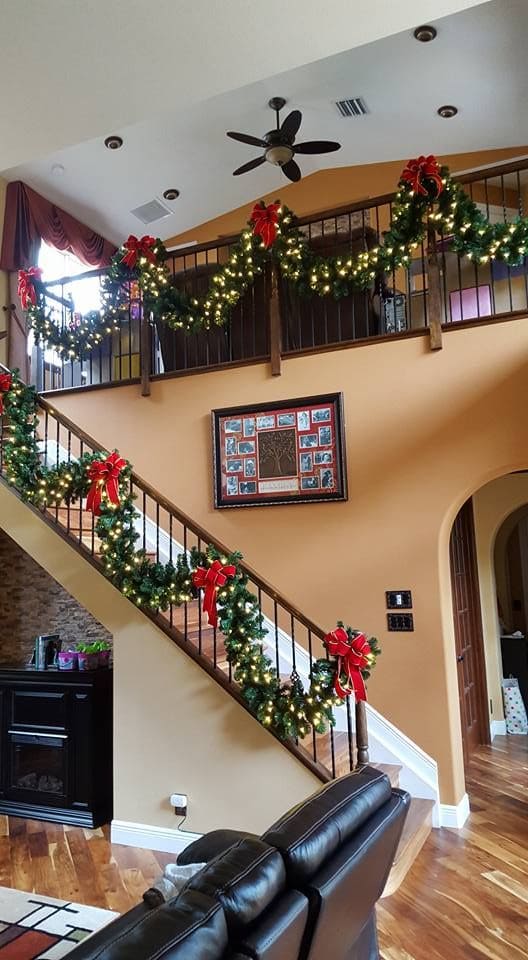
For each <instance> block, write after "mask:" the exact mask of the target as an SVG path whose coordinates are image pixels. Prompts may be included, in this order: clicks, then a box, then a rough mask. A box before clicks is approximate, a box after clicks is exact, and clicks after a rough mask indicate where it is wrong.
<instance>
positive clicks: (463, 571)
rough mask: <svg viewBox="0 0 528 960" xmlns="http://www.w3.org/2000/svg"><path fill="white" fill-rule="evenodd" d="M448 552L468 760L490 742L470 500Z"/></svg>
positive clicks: (461, 513) (455, 523)
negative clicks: (481, 744) (478, 746)
mask: <svg viewBox="0 0 528 960" xmlns="http://www.w3.org/2000/svg"><path fill="white" fill-rule="evenodd" d="M449 554H450V562H451V587H452V595H453V616H454V623H455V643H456V658H457V667H458V694H459V700H460V718H461V723H462V741H463V745H464V761H465V763H466V764H467V762H468V760H469V759H470V757H471V754H472V752H473V750H474V749H475V747H476V746H477V744H479V743H489V725H488V709H487V697H488V695H487V687H486V671H485V665H484V645H483V641H482V620H481V615H480V594H479V584H478V568H477V558H476V547H475V525H474V520H473V503H472V501H471V500H468V501H467V502H466V503H465V504H464V506H463V507H462V509H461V510H460V512H459V514H458V515H457V517H456V520H455V522H454V524H453V529H452V531H451V540H450V544H449Z"/></svg>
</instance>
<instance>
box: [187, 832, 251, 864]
mask: <svg viewBox="0 0 528 960" xmlns="http://www.w3.org/2000/svg"><path fill="white" fill-rule="evenodd" d="M246 839H251V840H259V839H260V838H259V837H258V836H257V834H256V833H245V832H244V831H243V830H211V831H210V833H206V834H204V836H203V837H200V838H199V840H193V842H192V843H190V844H189V846H188V847H185V850H182V852H181V853H179V854H178V858H177V860H176V863H177V864H178V866H186V865H187V864H189V863H209V861H210V860H213V859H214V858H215V857H217V856H218V855H219V854H220V853H225V851H226V850H229V847H232V846H233V844H234V843H237V842H238V841H239V840H246Z"/></svg>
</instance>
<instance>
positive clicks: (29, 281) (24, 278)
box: [17, 267, 42, 310]
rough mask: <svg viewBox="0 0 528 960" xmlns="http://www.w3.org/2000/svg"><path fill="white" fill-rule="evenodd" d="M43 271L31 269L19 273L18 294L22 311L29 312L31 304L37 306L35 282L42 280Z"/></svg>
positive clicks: (38, 268)
mask: <svg viewBox="0 0 528 960" xmlns="http://www.w3.org/2000/svg"><path fill="white" fill-rule="evenodd" d="M41 277H42V270H41V269H40V267H30V268H29V270H19V271H18V286H17V293H18V296H19V297H20V302H21V304H22V310H27V308H28V306H29V304H31V305H32V306H34V307H35V306H36V305H37V291H36V290H35V283H34V280H40V279H41Z"/></svg>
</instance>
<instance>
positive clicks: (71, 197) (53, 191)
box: [0, 0, 528, 242]
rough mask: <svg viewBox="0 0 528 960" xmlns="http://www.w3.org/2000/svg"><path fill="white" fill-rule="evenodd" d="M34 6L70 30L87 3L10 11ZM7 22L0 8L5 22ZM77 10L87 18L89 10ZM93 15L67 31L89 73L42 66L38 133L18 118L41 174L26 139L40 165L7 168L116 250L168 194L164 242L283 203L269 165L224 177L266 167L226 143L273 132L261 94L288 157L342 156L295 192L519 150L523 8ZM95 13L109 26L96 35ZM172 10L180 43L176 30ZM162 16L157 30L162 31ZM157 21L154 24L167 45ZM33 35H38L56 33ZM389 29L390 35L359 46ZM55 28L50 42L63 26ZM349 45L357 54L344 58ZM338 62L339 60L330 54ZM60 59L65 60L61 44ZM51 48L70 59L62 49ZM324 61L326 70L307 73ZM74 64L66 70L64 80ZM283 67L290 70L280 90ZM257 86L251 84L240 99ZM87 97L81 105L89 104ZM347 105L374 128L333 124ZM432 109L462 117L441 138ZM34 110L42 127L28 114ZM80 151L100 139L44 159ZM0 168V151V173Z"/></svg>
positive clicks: (185, 8)
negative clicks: (416, 163) (321, 182)
mask: <svg viewBox="0 0 528 960" xmlns="http://www.w3.org/2000/svg"><path fill="white" fill-rule="evenodd" d="M5 5H6V3H5V0H4V6H5ZM29 5H31V9H32V11H35V10H39V9H42V8H44V7H46V9H49V8H55V9H58V10H61V11H62V12H63V13H67V12H68V11H70V12H71V11H72V10H75V11H76V12H77V15H79V16H80V14H81V13H82V11H83V9H84V5H83V4H82V2H81V0H79V3H73V2H72V0H68V2H66V0H65V2H62V0H61V2H59V0H47V3H46V4H45V5H44V4H42V5H40V4H38V5H34V4H31V2H30V0H16V8H17V10H19V9H21V8H25V7H28V6H29ZM14 6H15V2H13V3H11V0H8V3H7V7H8V8H9V9H11V7H14ZM154 6H156V7H157V12H158V17H156V18H155V17H153V15H152V8H153V7H154ZM88 7H89V8H90V9H93V7H94V4H93V3H92V4H90V5H88ZM95 7H96V13H95V15H94V17H93V20H91V21H87V22H86V24H83V25H80V24H79V21H77V30H79V28H80V26H81V32H82V36H83V43H82V48H83V50H87V51H88V53H89V56H88V57H86V56H85V55H84V56H82V57H81V58H80V61H79V63H80V66H79V63H78V64H77V66H76V67H73V66H72V73H71V74H68V75H67V76H66V75H65V74H64V73H63V75H62V76H61V75H60V74H59V73H58V72H57V70H58V67H57V62H56V61H53V62H52V70H51V74H50V73H46V83H45V84H44V83H41V84H40V87H37V91H36V95H37V103H36V104H32V106H31V111H30V115H31V116H33V117H38V123H31V122H28V113H27V111H26V114H25V116H24V118H23V120H24V125H25V126H26V127H27V128H28V129H29V131H30V133H31V135H29V134H28V137H27V138H26V140H24V137H21V138H20V140H17V142H16V147H17V150H18V151H19V152H22V151H24V150H26V151H33V153H32V154H31V155H32V156H33V157H35V150H36V147H37V144H36V143H35V142H33V141H32V136H33V140H34V134H35V128H38V130H39V131H40V132H41V136H40V138H39V142H38V146H39V147H40V148H41V149H40V153H39V156H40V158H39V159H32V160H29V161H28V162H25V163H21V164H18V165H17V166H11V167H9V168H8V169H7V170H5V172H4V174H3V175H4V176H6V177H7V178H8V179H22V180H24V181H25V182H27V183H29V184H30V185H31V186H33V187H35V188H36V189H37V190H39V191H40V192H42V193H44V194H45V195H46V196H48V197H50V198H51V199H53V200H54V201H56V202H57V203H60V204H62V205H63V206H64V207H65V208H66V209H68V210H70V211H72V212H73V213H75V214H76V215H77V216H79V217H80V218H81V219H83V220H84V221H85V222H86V223H89V224H90V225H92V226H93V227H94V228H96V229H98V230H99V231H100V232H101V233H103V234H104V235H106V236H108V237H109V238H111V239H113V240H115V241H116V242H121V241H122V239H123V238H124V237H125V236H126V235H127V234H128V233H130V232H134V233H138V232H140V233H141V232H144V231H143V227H142V224H141V223H140V221H138V220H137V219H136V218H135V217H133V216H131V214H130V212H129V211H130V210H132V209H133V208H134V207H136V206H138V205H140V204H142V203H145V202H147V201H148V200H151V199H152V198H154V197H161V194H162V193H163V190H164V189H166V188H167V187H173V186H174V187H177V188H178V189H180V190H181V197H180V198H179V200H177V201H176V202H175V203H174V204H173V209H174V211H175V212H174V214H172V215H171V216H170V217H168V218H166V219H164V220H160V221H157V222H156V223H154V224H152V226H151V227H149V231H152V232H155V233H158V234H159V235H160V236H161V237H162V238H166V237H169V236H173V235H174V234H176V233H179V232H182V231H183V230H186V229H189V228H190V227H192V226H193V225H195V224H197V223H200V222H203V221H204V220H208V219H210V218H212V217H215V216H217V215H219V214H220V213H223V212H225V211H226V210H230V209H233V208H234V207H237V206H239V205H240V204H242V203H245V202H247V201H249V200H251V199H252V198H254V197H255V196H259V195H262V194H264V193H266V192H269V191H273V190H275V189H277V193H279V189H280V186H281V185H282V184H285V183H286V182H287V181H286V180H285V178H284V177H283V175H282V174H281V172H280V170H278V168H275V167H272V166H270V165H269V164H265V165H264V166H262V167H260V168H259V169H257V170H255V171H253V172H252V173H249V174H246V175H244V176H242V177H236V178H234V177H232V176H231V172H232V170H233V169H234V168H235V167H237V166H239V165H240V164H241V163H244V162H245V161H246V160H249V159H250V158H251V157H254V156H257V155H258V153H259V150H258V148H252V147H246V146H244V145H242V144H238V143H235V142H233V141H231V140H228V139H227V138H226V136H225V131H226V130H228V129H235V130H242V131H244V132H248V133H253V134H255V135H257V136H260V135H262V134H263V133H264V132H265V131H266V130H268V129H270V127H271V126H273V116H272V114H271V112H270V111H269V110H268V109H267V107H266V103H267V100H268V98H269V97H270V96H272V95H283V96H286V97H287V98H288V101H289V102H288V108H290V109H291V108H293V107H295V108H299V109H301V110H302V112H303V125H302V127H301V131H300V133H299V135H298V140H304V139H316V138H317V139H319V138H323V139H335V140H339V141H340V142H341V143H342V144H343V149H342V150H340V151H339V152H338V153H334V154H331V155H329V156H328V157H324V156H322V157H303V158H300V159H299V162H300V165H301V167H302V170H303V173H304V174H305V175H306V174H309V173H311V172H314V171H315V170H318V169H321V168H324V167H327V166H338V165H348V164H354V163H369V162H374V161H383V160H391V159H397V158H406V157H408V156H412V155H415V154H417V153H420V152H424V151H426V152H435V153H442V154H446V153H454V152H463V151H470V150H478V149H484V148H493V147H505V146H515V145H518V144H523V143H526V142H527V141H528V117H527V116H526V110H525V104H526V102H527V99H528V71H527V69H526V66H525V51H526V48H527V45H528V44H527V41H528V23H527V18H526V16H525V11H526V0H493V2H488V3H484V4H479V5H477V6H475V5H474V4H472V3H468V2H466V3H460V2H458V3H455V2H451V3H448V2H447V0H446V2H441V0H434V2H433V0H431V2H428V0H419V2H416V3H413V2H411V0H408V2H402V0H399V2H398V3H397V4H395V3H393V0H356V2H355V3H354V4H352V3H350V0H329V2H327V4H326V6H325V7H324V8H323V7H321V5H320V3H319V2H315V0H313V2H312V0H288V3H285V2H284V0H266V4H265V5H264V4H263V3H262V2H260V0H223V2H222V3H213V2H212V0H156V3H155V4H154V3H151V4H148V3H145V0H142V2H141V4H140V3H137V2H136V0H126V2H125V0H123V2H118V0H106V2H105V3H102V0H101V2H98V3H96V4H95ZM97 7H99V8H102V7H104V11H105V13H106V12H108V17H107V21H106V25H105V26H104V28H103V27H102V26H101V24H100V23H99V15H100V13H101V9H99V11H98V10H97ZM460 7H464V8H470V7H472V9H464V10H463V12H461V13H457V14H454V15H452V16H449V17H447V18H445V19H442V20H439V19H438V13H439V12H445V11H448V12H449V10H453V9H455V8H460ZM147 8H148V16H146V15H145V11H147ZM249 8H251V13H252V16H251V18H249V17H248V15H247V11H248V9H249ZM433 8H434V11H435V14H436V17H435V19H434V20H433V21H432V22H434V23H435V24H436V26H437V27H438V38H437V39H436V40H435V41H434V42H433V43H431V44H420V43H417V42H416V41H415V40H414V39H413V38H412V31H411V29H410V28H411V27H414V26H415V25H416V24H417V23H418V22H424V21H426V22H427V21H428V19H429V22H431V21H430V15H431V14H432V11H433ZM176 9H177V10H178V18H177V19H178V26H177V28H176V26H175V25H173V23H171V22H173V21H174V12H175V10H176ZM301 10H302V15H301ZM330 10H331V11H332V16H330V15H329V11H330ZM2 11H3V8H2ZM140 11H142V17H143V23H142V24H141V30H142V32H141V49H140V50H138V49H137V35H138V34H137V28H138V22H139V15H140ZM162 11H163V12H164V15H165V16H164V17H163V18H161V20H160V17H159V14H160V13H161V12H162ZM263 11H265V14H266V16H264V15H263ZM118 13H120V14H121V21H120V24H121V25H120V27H119V23H118V22H117V19H116V18H117V14H118ZM220 13H221V14H222V16H221V17H220ZM2 15H3V12H2ZM134 17H136V18H137V20H136V21H135V28H134V30H133V29H132V26H131V24H132V21H134ZM34 19H35V18H34V17H33V20H34ZM81 19H83V18H81ZM160 22H163V23H164V24H165V29H163V30H161V31H160V30H159V23H160ZM64 23H66V25H67V26H66V27H64ZM234 23H235V24H236V25H237V30H236V31H235V30H234V29H233V24H234ZM94 24H98V27H97V30H96V27H95V26H94ZM154 24H155V25H157V29H156V30H154V28H153V27H154ZM204 24H207V26H208V29H207V31H204ZM2 26H4V22H3V23H2ZM41 26H42V27H44V26H45V27H46V30H47V32H48V34H49V29H50V26H49V24H48V23H47V22H43V24H42V25H41ZM118 27H119V29H118ZM402 27H404V29H403V30H402V29H401V28H402ZM84 28H86V29H85V30H84ZM347 28H348V29H347ZM394 28H395V29H397V30H398V29H399V30H400V31H401V32H399V33H398V34H396V35H394V36H386V37H385V39H374V42H371V43H366V42H365V41H366V40H368V39H372V38H376V37H379V36H380V34H382V33H383V34H387V33H388V32H390V31H391V30H392V29H394ZM54 29H55V32H56V35H57V34H58V33H59V27H58V26H57V24H55V25H54ZM72 29H73V18H72V17H66V18H65V20H64V21H61V24H60V35H61V37H63V38H64V39H65V41H66V44H65V45H66V47H68V44H67V40H68V38H69V37H71V33H72ZM274 31H276V36H275V40H274ZM183 35H185V36H183ZM31 36H32V35H31ZM191 38H192V39H191ZM292 38H295V42H293V41H292ZM110 40H111V41H112V42H111V43H109V41H110ZM41 42H42V45H45V43H44V41H41ZM352 42H353V43H354V47H353V48H352V49H348V48H350V46H351V43H352ZM132 44H134V56H133V58H132V59H133V65H134V71H133V75H132V74H131V72H130V70H129V69H126V70H123V71H122V72H121V73H120V69H118V65H119V68H121V67H122V59H121V58H122V57H123V55H124V53H125V51H127V50H128V51H129V52H130V49H131V48H132ZM359 44H362V45H359ZM78 45H79V44H78V43H77V45H76V47H77V48H78ZM112 45H113V47H114V49H113V51H112V57H110V48H111V47H112ZM156 45H157V46H156ZM344 47H346V48H347V49H346V50H345V52H340V53H338V54H335V51H336V50H338V49H339V50H341V51H343V48H344ZM55 49H57V50H59V48H58V47H57V44H55ZM60 49H61V50H63V49H64V45H63V44H62V43H61V48H60ZM154 50H156V54H155V55H154ZM169 50H170V56H169ZM196 51H198V52H199V55H198V57H197V56H196ZM324 51H326V52H334V55H332V56H326V57H325V58H324V59H315V58H317V57H319V58H320V57H321V56H322V55H323V52H324ZM8 53H9V50H8ZM77 55H78V54H77ZM68 56H69V55H68ZM68 56H67V57H66V58H64V57H61V55H60V54H59V56H58V58H57V59H58V61H59V62H60V63H61V64H62V67H64V62H65V59H66V61H67V60H68ZM20 58H23V61H24V63H27V54H26V53H22V52H21V50H19V67H20ZM294 64H295V66H294ZM297 64H304V65H297ZM128 66H130V64H128ZM284 66H290V67H291V66H294V69H289V70H287V71H286V72H283V73H282V74H281V75H280V76H279V75H277V73H278V70H280V69H281V67H284ZM270 68H274V69H270ZM6 75H9V73H7V74H6V73H5V72H4V76H6ZM50 76H51V82H49V81H50ZM263 77H264V79H262V78H263ZM257 78H258V79H257ZM253 79H255V80H256V82H254V83H251V84H248V83H247V81H248V80H253ZM19 80H20V72H18V74H17V77H16V83H15V82H13V84H8V85H7V86H8V88H9V90H10V93H11V87H15V86H17V84H18V83H19ZM70 80H71V83H70ZM242 81H245V85H244V86H242V85H241V83H242ZM59 85H61V86H62V90H63V96H64V100H63V102H62V103H61V104H60V109H57V102H59V101H58V99H55V100H53V95H54V91H55V94H57V89H58V86H59ZM101 86H103V87H104V88H105V96H104V97H102V96H101V97H99V99H98V98H97V97H96V95H95V91H96V90H100V89H101ZM153 86H154V87H155V88H156V90H157V93H156V96H155V97H154V98H153V96H152V89H153ZM234 86H237V89H233V87H234ZM40 88H42V89H40ZM84 88H88V89H90V93H89V95H87V94H86V89H84ZM3 89H4V90H5V86H4V87H3ZM229 90H231V92H225V91H229ZM81 91H82V93H81ZM178 91H180V93H179V95H178ZM147 92H148V96H147ZM213 92H215V93H216V95H215V96H214V97H213V96H211V94H212V93H213ZM117 94H118V95H117ZM357 95H361V96H363V97H364V98H365V100H366V102H367V104H368V107H369V109H370V111H371V112H370V114H369V116H367V117H362V118H359V119H354V120H344V119H342V118H340V117H339V116H338V114H337V112H336V110H335V108H334V107H333V104H332V102H333V101H334V100H335V99H338V98H339V99H340V98H344V97H347V96H357ZM57 96H58V95H57ZM97 99H98V102H97V103H96V102H94V101H95V100H97ZM198 101H199V102H198ZM79 103H82V110H79V109H78V104H79ZM441 103H455V104H457V105H458V106H459V107H460V113H459V116H458V117H457V118H455V119H454V120H450V121H446V120H442V119H440V118H438V116H437V115H436V108H437V107H438V106H439V105H440V104H441ZM0 104H1V106H0V111H1V113H0V130H1V129H2V126H1V124H2V119H3V114H4V106H5V104H3V103H1V100H0ZM43 104H44V105H45V107H46V110H45V111H44V113H39V105H40V106H41V107H42V105H43ZM74 104H77V108H76V109H74ZM52 107H53V108H54V109H52ZM288 108H287V109H288ZM9 109H10V110H11V109H12V105H11V104H10V106H9ZM140 117H142V119H140V120H139V122H135V123H133V124H132V125H130V126H126V123H127V122H128V121H130V120H138V118H140ZM110 118H112V120H111V119H110ZM117 118H119V119H117ZM59 119H61V120H62V126H61V124H60V123H59V122H58V120H59ZM55 120H57V122H54V121H55ZM17 122H18V126H20V122H19V121H17ZM114 132H119V133H120V134H121V135H122V136H123V138H124V140H125V145H124V147H123V148H122V149H121V150H119V151H117V152H115V153H112V152H110V151H108V150H105V149H104V147H103V145H102V140H101V137H102V136H104V135H106V134H108V133H114ZM87 134H88V135H91V134H96V135H97V136H96V139H91V140H85V141H84V142H81V143H78V144H77V145H76V146H68V147H66V148H65V149H57V150H55V151H54V152H50V151H49V144H50V143H51V142H53V143H54V144H55V145H56V144H57V143H61V142H62V143H71V142H72V138H74V137H75V136H76V137H77V139H80V136H83V135H84V136H86V135H87ZM17 137H18V130H17ZM44 144H45V145H47V150H45V149H43V145H44ZM43 152H44V153H45V155H44V156H42V153H43ZM2 155H3V154H2V152H1V149H0V162H1V157H2ZM57 163H60V164H62V165H63V166H64V167H65V173H64V175H63V176H61V177H56V176H55V175H53V174H52V173H51V167H52V166H53V164H57Z"/></svg>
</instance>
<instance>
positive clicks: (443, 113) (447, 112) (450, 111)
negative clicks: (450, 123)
mask: <svg viewBox="0 0 528 960" xmlns="http://www.w3.org/2000/svg"><path fill="white" fill-rule="evenodd" d="M436 112H437V113H438V115H439V116H440V117H443V118H444V120H450V119H451V117H456V115H457V113H458V107H454V106H453V104H451V103H444V105H443V106H442V107H438V110H437V111H436Z"/></svg>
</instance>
